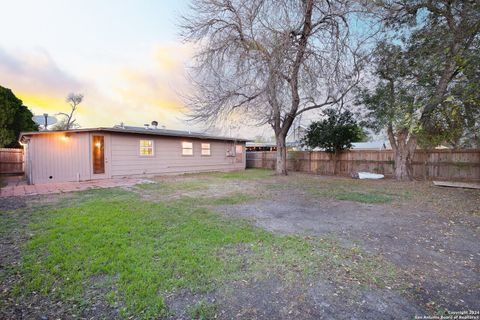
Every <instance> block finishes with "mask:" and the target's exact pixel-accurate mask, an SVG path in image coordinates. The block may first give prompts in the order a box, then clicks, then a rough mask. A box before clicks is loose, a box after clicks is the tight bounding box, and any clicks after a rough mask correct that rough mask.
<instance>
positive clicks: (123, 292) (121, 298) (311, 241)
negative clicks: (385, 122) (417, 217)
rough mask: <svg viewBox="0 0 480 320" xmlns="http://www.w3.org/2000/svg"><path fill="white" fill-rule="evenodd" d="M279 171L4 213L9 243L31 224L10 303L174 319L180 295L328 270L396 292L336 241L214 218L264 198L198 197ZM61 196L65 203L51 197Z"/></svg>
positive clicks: (372, 262)
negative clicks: (97, 304)
mask: <svg viewBox="0 0 480 320" xmlns="http://www.w3.org/2000/svg"><path fill="white" fill-rule="evenodd" d="M269 175H271V172H270V171H265V170H251V171H247V172H240V173H238V172H236V173H215V174H209V175H204V174H203V175H197V176H191V177H186V179H187V180H185V181H182V180H181V181H176V180H173V181H171V182H168V181H157V182H156V183H152V184H142V185H139V186H137V188H135V190H123V189H103V190H90V191H85V192H79V193H76V194H74V196H72V197H71V198H70V199H69V200H68V201H64V200H63V201H62V200H61V199H58V200H53V201H49V202H47V203H44V204H42V205H41V206H38V205H37V206H34V207H33V208H32V207H29V208H20V209H17V210H16V211H8V212H4V213H2V215H1V219H2V224H3V225H4V224H5V223H7V222H8V230H7V229H3V237H5V236H8V233H9V232H16V231H18V230H16V228H17V229H19V228H21V226H20V225H15V223H14V220H15V219H16V218H15V217H17V216H22V215H23V216H25V215H28V216H29V219H28V220H29V221H30V222H29V223H28V225H27V226H26V232H27V233H28V240H27V241H26V242H25V243H24V244H23V245H22V247H21V260H20V262H19V264H18V266H16V267H14V268H12V269H11V270H10V272H12V273H16V274H18V275H19V280H18V281H17V282H16V283H15V285H14V286H12V287H11V288H9V290H8V291H7V292H6V293H5V292H4V293H3V294H4V295H7V296H9V297H12V296H14V297H16V299H19V300H22V299H27V297H28V296H29V295H32V293H38V294H40V295H42V296H44V297H48V298H49V299H52V300H55V301H56V300H58V301H64V302H65V301H69V302H70V303H73V304H75V305H76V306H77V308H78V309H79V312H81V309H82V308H85V307H88V305H89V304H91V303H92V299H91V298H89V297H88V296H87V295H86V291H87V290H89V288H91V287H92V286H93V287H94V288H101V289H102V290H100V291H99V292H100V294H99V296H97V297H96V299H97V298H98V299H104V300H105V301H107V302H108V303H109V304H110V305H111V306H112V307H115V308H117V309H118V310H120V311H119V316H121V317H125V318H128V317H135V318H142V319H150V318H155V317H161V316H169V315H171V310H170V309H169V305H168V304H167V303H166V301H165V296H166V295H167V294H168V293H171V292H176V291H178V290H189V291H191V292H209V291H211V290H214V289H218V288H219V287H222V286H227V285H228V284H229V283H232V282H234V281H249V280H251V279H261V278H262V277H267V276H268V275H272V274H275V275H278V276H280V277H281V278H282V279H284V280H285V281H292V280H293V279H297V280H298V279H301V278H306V277H310V276H313V275H315V274H317V273H319V272H326V271H328V274H329V277H330V278H331V279H332V281H338V282H345V281H350V282H352V283H355V284H358V285H362V286H375V287H384V286H386V285H391V284H390V283H391V282H393V280H394V278H395V276H396V270H395V267H394V266H393V265H392V264H390V263H387V262H386V261H385V260H384V259H383V258H382V257H381V256H378V255H372V254H367V253H366V252H364V251H363V250H361V249H360V248H359V247H357V246H350V247H348V248H347V247H343V246H341V245H340V244H339V243H338V241H337V240H336V239H335V237H333V236H332V237H322V238H319V237H304V236H281V235H275V234H272V233H270V232H267V231H265V230H263V229H260V228H257V227H254V226H253V225H252V223H251V222H249V221H247V220H242V219H236V218H231V217H227V216H224V215H221V214H219V213H215V212H213V211H212V210H211V208H212V206H217V205H223V206H225V205H231V204H239V203H244V202H248V201H251V200H253V199H255V194H245V193H238V192H234V193H231V194H228V195H224V196H220V197H218V196H217V197H216V196H212V197H195V196H192V195H191V194H190V193H189V192H192V191H197V190H199V189H202V188H206V187H208V185H209V184H211V183H221V181H222V180H232V179H240V180H249V179H253V180H255V179H263V178H265V177H268V176H269ZM145 192H150V193H156V192H167V193H177V194H180V195H181V194H183V193H186V194H188V196H180V197H175V198H172V200H162V201H148V200H145V199H144V198H143V197H142V195H143V194H144V193H145ZM50 197H58V196H50ZM216 308H217V306H215V305H211V303H209V302H202V301H200V302H198V303H196V304H194V305H191V306H188V312H187V313H188V314H189V315H190V316H191V317H192V318H212V317H213V316H214V314H215V312H216V311H215V310H216Z"/></svg>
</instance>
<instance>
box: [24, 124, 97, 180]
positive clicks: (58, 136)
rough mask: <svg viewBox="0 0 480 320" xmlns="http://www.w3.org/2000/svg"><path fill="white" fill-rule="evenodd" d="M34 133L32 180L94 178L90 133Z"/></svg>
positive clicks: (30, 154) (29, 163)
mask: <svg viewBox="0 0 480 320" xmlns="http://www.w3.org/2000/svg"><path fill="white" fill-rule="evenodd" d="M64 137H65V134H64V133H49V134H41V135H34V136H32V137H31V140H30V143H29V144H28V154H27V159H26V160H27V166H28V167H27V171H28V173H29V174H30V177H29V180H30V183H33V184H37V183H48V182H62V181H77V180H78V179H79V180H89V179H91V174H90V172H91V170H90V138H89V133H70V134H69V135H68V138H67V139H64Z"/></svg>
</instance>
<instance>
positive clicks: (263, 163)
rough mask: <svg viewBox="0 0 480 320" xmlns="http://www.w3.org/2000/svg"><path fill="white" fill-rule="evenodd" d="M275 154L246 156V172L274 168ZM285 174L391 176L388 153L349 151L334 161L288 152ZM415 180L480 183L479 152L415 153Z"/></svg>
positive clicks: (311, 153)
mask: <svg viewBox="0 0 480 320" xmlns="http://www.w3.org/2000/svg"><path fill="white" fill-rule="evenodd" d="M275 159H276V153H275V151H257V152H255V151H252V152H247V168H270V169H274V168H275ZM287 167H288V170H292V171H302V172H311V173H316V174H321V175H333V174H337V175H343V176H348V175H350V174H351V173H352V172H356V171H367V172H374V173H381V174H384V175H385V176H386V177H391V176H393V173H394V155H393V151H392V150H350V151H346V152H343V153H341V154H339V155H337V161H334V160H332V156H331V155H330V154H329V153H327V152H324V151H289V152H288V155H287ZM412 167H413V175H414V177H415V178H417V179H425V180H430V179H439V180H460V181H480V149H465V150H416V151H415V155H414V157H413V162H412Z"/></svg>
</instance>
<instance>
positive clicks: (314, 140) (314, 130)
mask: <svg viewBox="0 0 480 320" xmlns="http://www.w3.org/2000/svg"><path fill="white" fill-rule="evenodd" d="M324 114H325V115H326V116H327V117H326V118H325V119H323V120H320V121H314V122H312V123H311V124H310V126H309V127H308V128H307V131H306V133H305V136H304V138H303V145H304V146H307V147H309V148H311V149H315V148H321V149H325V151H327V152H329V153H331V157H332V159H333V161H334V162H335V164H334V165H335V167H334V170H333V174H335V173H336V168H337V155H338V153H340V152H342V151H344V150H348V149H350V148H351V147H352V142H359V141H363V140H365V138H366V134H365V132H364V131H363V130H362V128H361V127H360V126H359V125H358V124H357V122H356V121H355V119H354V118H353V114H352V113H351V112H350V111H348V110H346V111H343V112H339V111H337V110H335V109H326V110H325V111H324Z"/></svg>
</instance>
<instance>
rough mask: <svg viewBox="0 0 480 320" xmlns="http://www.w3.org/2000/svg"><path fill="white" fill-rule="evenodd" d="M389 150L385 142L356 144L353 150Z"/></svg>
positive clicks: (353, 144) (353, 145)
mask: <svg viewBox="0 0 480 320" xmlns="http://www.w3.org/2000/svg"><path fill="white" fill-rule="evenodd" d="M386 148H387V144H386V143H385V141H381V140H380V141H369V142H354V143H352V148H351V150H360V149H363V150H384V149H386Z"/></svg>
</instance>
